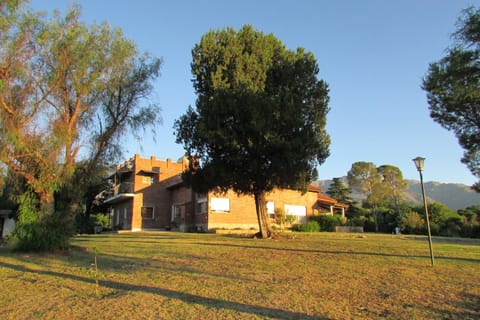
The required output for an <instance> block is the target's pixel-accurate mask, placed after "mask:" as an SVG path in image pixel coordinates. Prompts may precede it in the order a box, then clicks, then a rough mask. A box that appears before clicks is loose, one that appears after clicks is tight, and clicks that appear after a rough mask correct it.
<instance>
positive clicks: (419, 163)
mask: <svg viewBox="0 0 480 320" xmlns="http://www.w3.org/2000/svg"><path fill="white" fill-rule="evenodd" d="M424 161H425V158H422V157H416V158H415V159H413V162H414V163H415V167H417V170H418V173H420V185H421V186H422V196H423V204H424V206H425V217H426V220H427V231H428V245H429V247H430V260H431V261H432V267H433V266H434V264H435V260H434V258H433V247H432V234H431V233H430V218H429V216H428V206H427V198H426V197H425V187H424V186H423V174H422V171H423V162H424Z"/></svg>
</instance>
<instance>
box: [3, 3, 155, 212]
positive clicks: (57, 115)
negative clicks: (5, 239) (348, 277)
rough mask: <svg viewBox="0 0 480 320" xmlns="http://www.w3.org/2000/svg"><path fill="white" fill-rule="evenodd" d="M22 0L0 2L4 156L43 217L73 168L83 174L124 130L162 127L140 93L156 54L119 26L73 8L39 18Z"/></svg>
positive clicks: (112, 149) (147, 85)
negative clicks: (93, 20)
mask: <svg viewBox="0 0 480 320" xmlns="http://www.w3.org/2000/svg"><path fill="white" fill-rule="evenodd" d="M23 3H24V2H23V1H16V0H7V1H6V2H2V3H1V4H0V14H1V17H0V18H1V19H0V31H1V33H0V41H1V42H0V46H1V47H0V133H1V134H0V162H2V163H4V164H5V165H6V166H8V168H9V170H11V171H13V172H15V173H16V174H17V175H19V176H21V177H23V178H24V179H25V181H26V183H27V185H28V186H29V187H30V188H31V190H32V191H33V192H34V193H35V195H36V197H37V198H38V201H39V204H40V210H39V211H38V214H39V216H40V217H42V216H48V215H52V213H53V212H54V210H55V207H54V203H55V201H54V200H55V198H54V197H55V194H56V193H58V192H60V191H61V190H62V188H64V187H66V186H68V185H70V186H72V185H73V186H78V184H79V182H82V181H75V182H74V181H73V180H72V179H73V177H74V173H75V171H76V170H79V168H80V169H81V170H83V174H77V175H75V176H76V177H80V178H82V177H83V178H85V177H88V175H89V174H90V173H91V172H93V170H95V166H96V165H97V164H98V163H99V162H102V161H103V160H105V159H107V158H108V156H112V155H114V154H115V153H117V154H119V153H118V152H117V151H118V146H119V142H120V138H121V137H122V136H124V135H125V134H127V133H128V132H129V130H130V129H133V130H134V131H135V130H138V129H142V128H143V129H144V128H146V127H147V126H150V125H155V124H158V123H159V120H160V118H159V107H158V106H157V105H155V104H149V105H145V106H143V105H142V102H143V100H142V99H143V98H145V97H147V96H148V94H149V93H150V92H151V90H152V85H151V81H152V80H153V79H154V78H155V77H156V76H158V70H159V67H160V60H158V59H153V58H149V57H148V56H141V55H139V53H138V51H137V49H136V46H135V44H134V43H133V42H132V41H130V40H128V39H126V38H124V36H123V34H122V32H121V30H119V29H112V28H110V27H109V25H108V24H101V25H95V24H94V25H86V24H84V23H82V22H80V20H79V14H80V10H79V8H78V7H72V9H71V10H70V11H69V12H67V14H66V15H65V16H64V17H62V16H60V14H59V13H55V15H54V17H53V18H51V19H48V18H47V19H45V18H43V17H42V16H40V15H39V14H37V13H33V12H31V11H30V10H29V9H28V8H27V7H25V6H23ZM80 158H81V159H82V160H83V161H82V163H83V165H82V166H79V165H78V160H79V159H80ZM80 180H81V179H80Z"/></svg>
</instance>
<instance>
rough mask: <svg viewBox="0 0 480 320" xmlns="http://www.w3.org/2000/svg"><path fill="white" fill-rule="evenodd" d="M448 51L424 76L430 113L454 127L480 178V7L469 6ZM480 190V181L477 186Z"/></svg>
mask: <svg viewBox="0 0 480 320" xmlns="http://www.w3.org/2000/svg"><path fill="white" fill-rule="evenodd" d="M453 36H454V39H455V43H454V45H453V47H452V48H450V49H448V51H447V55H446V56H445V57H444V58H442V59H441V60H439V61H438V62H435V63H432V64H430V67H429V69H428V73H427V75H426V77H425V79H424V80H423V89H424V90H425V91H426V92H427V98H428V103H429V108H430V116H431V117H432V118H433V119H434V120H435V121H436V122H438V123H439V124H440V125H441V126H443V127H444V128H446V129H447V130H452V131H453V132H454V133H455V135H456V137H457V138H458V141H459V144H460V146H461V147H462V148H463V149H464V150H465V152H464V155H463V158H462V162H463V163H465V164H466V165H467V166H468V168H469V169H470V171H471V172H472V173H473V174H474V175H475V176H476V177H478V178H480V9H475V8H473V7H471V8H469V9H466V10H465V11H464V14H463V16H462V17H461V18H460V19H459V22H458V30H457V31H456V33H454V35H453ZM474 188H475V189H476V190H477V191H479V192H480V182H477V184H476V185H475V186H474Z"/></svg>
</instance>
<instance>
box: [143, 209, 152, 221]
mask: <svg viewBox="0 0 480 320" xmlns="http://www.w3.org/2000/svg"><path fill="white" fill-rule="evenodd" d="M153 217H154V216H153V208H152V207H142V219H145V220H152V219H153Z"/></svg>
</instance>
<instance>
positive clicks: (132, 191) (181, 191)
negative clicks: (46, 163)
mask: <svg viewBox="0 0 480 320" xmlns="http://www.w3.org/2000/svg"><path fill="white" fill-rule="evenodd" d="M187 168H188V161H187V159H185V158H184V159H182V160H181V161H179V162H173V161H172V160H171V159H167V160H166V161H162V160H157V159H156V158H155V157H151V158H149V159H143V158H141V157H140V156H139V155H138V154H137V155H135V156H134V157H133V158H131V159H130V160H128V161H126V162H125V163H124V164H122V165H120V166H118V167H117V168H116V171H115V173H114V174H112V176H111V177H110V178H111V179H112V183H113V188H114V192H113V195H112V196H111V197H109V198H108V199H107V200H106V201H105V202H106V203H107V204H110V205H111V215H112V225H113V227H114V228H115V229H124V230H132V231H138V230H145V229H167V230H169V229H176V230H179V231H212V230H216V229H237V228H238V229H257V230H258V220H257V215H256V210H255V201H254V199H253V197H252V196H245V195H240V196H239V195H236V194H235V193H234V192H233V191H228V192H226V193H224V194H222V193H215V192H208V193H205V194H199V193H195V192H194V191H193V190H192V189H191V188H188V187H187V186H185V184H184V183H183V181H182V179H181V177H180V174H181V173H182V172H183V171H184V170H185V169H187ZM322 191H323V190H321V189H320V188H318V187H315V186H310V187H309V188H308V191H307V192H305V193H303V194H302V193H301V192H299V191H295V190H274V191H273V192H271V193H268V194H267V195H266V200H267V211H268V214H269V215H270V216H271V217H272V218H273V217H274V214H275V212H276V211H277V210H282V211H283V212H284V213H285V214H286V215H291V216H294V217H295V220H296V221H297V222H298V223H304V222H306V221H307V218H308V217H309V216H313V215H319V214H332V215H333V214H334V213H336V212H339V211H340V212H341V214H342V215H344V214H345V211H344V210H345V209H346V208H348V206H346V205H343V204H340V203H338V202H337V201H336V200H334V199H332V198H330V197H327V196H325V195H323V194H321V192H322Z"/></svg>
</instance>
